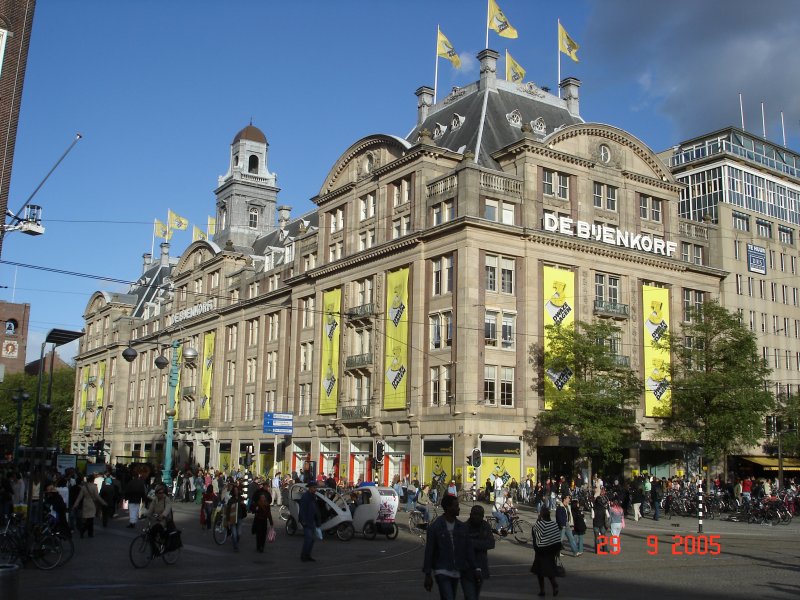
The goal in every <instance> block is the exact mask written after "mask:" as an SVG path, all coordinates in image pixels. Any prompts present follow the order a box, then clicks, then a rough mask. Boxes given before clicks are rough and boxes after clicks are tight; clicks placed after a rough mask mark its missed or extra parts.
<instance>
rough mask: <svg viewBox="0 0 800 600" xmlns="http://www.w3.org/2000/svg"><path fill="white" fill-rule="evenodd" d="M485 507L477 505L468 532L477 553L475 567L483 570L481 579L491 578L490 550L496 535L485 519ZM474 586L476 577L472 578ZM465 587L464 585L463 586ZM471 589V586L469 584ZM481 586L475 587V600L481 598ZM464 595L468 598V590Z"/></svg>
mask: <svg viewBox="0 0 800 600" xmlns="http://www.w3.org/2000/svg"><path fill="white" fill-rule="evenodd" d="M483 516H484V512H483V507H482V506H481V505H480V504H475V505H473V507H472V510H471V511H470V513H469V519H467V531H468V532H469V538H470V540H471V541H472V550H473V552H474V553H475V565H476V567H477V568H478V569H480V570H481V579H482V580H486V579H488V578H489V550H492V549H493V548H494V535H493V534H492V528H491V526H490V525H489V523H487V522H486V521H485V520H484V518H483ZM471 579H472V582H471V583H473V585H474V577H472V578H471ZM462 587H463V584H462ZM467 587H469V584H467ZM480 591H481V586H478V585H475V600H478V597H479V596H480ZM464 595H465V596H466V595H467V594H466V590H465V593H464Z"/></svg>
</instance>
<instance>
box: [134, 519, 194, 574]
mask: <svg viewBox="0 0 800 600" xmlns="http://www.w3.org/2000/svg"><path fill="white" fill-rule="evenodd" d="M165 534H166V535H165V538H164V541H163V542H158V541H153V540H152V536H151V534H150V527H149V526H148V527H145V528H144V529H143V530H142V533H141V534H140V535H138V536H136V537H135V538H133V540H132V541H131V546H130V549H129V551H128V555H129V556H130V559H131V564H132V565H133V566H134V567H135V568H137V569H143V568H144V567H146V566H147V565H149V564H150V561H151V560H153V559H154V558H158V557H159V556H160V557H161V558H162V560H163V561H164V562H165V563H166V564H168V565H174V564H175V563H176V562H178V558H179V557H180V555H181V546H182V545H183V544H182V543H181V541H180V534H181V532H180V530H178V529H175V530H173V531H165Z"/></svg>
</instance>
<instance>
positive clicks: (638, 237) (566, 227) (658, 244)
mask: <svg viewBox="0 0 800 600" xmlns="http://www.w3.org/2000/svg"><path fill="white" fill-rule="evenodd" d="M542 224H543V225H544V229H545V231H554V232H557V233H562V234H564V235H571V236H575V237H579V238H581V239H584V240H588V239H595V240H597V241H598V242H603V243H604V244H610V245H612V246H620V247H622V248H630V249H631V250H641V251H643V252H650V253H652V254H660V255H662V256H673V255H674V254H675V252H676V250H677V249H678V244H677V243H676V242H667V241H666V240H663V239H661V238H657V237H654V236H652V235H646V234H644V235H643V234H641V233H636V234H634V233H631V232H629V231H621V230H619V229H616V228H614V227H611V226H609V225H604V224H600V225H599V224H595V223H587V222H585V221H573V220H572V219H571V218H569V217H559V216H556V215H554V214H552V213H547V214H545V215H544V219H543V221H542Z"/></svg>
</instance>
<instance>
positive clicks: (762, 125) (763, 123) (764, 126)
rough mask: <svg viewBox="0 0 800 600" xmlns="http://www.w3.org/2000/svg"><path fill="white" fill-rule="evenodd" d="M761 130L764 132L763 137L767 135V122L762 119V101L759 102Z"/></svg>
mask: <svg viewBox="0 0 800 600" xmlns="http://www.w3.org/2000/svg"><path fill="white" fill-rule="evenodd" d="M761 132H762V133H763V134H764V138H765V139H766V137H767V123H766V121H765V120H764V103H763V102H762V103H761Z"/></svg>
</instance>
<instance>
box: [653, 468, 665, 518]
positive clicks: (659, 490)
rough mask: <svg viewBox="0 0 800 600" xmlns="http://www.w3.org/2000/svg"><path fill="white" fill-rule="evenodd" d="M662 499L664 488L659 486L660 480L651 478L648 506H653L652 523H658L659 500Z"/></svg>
mask: <svg viewBox="0 0 800 600" xmlns="http://www.w3.org/2000/svg"><path fill="white" fill-rule="evenodd" d="M663 497H664V488H663V487H662V485H661V480H659V479H658V478H656V477H653V486H652V487H651V488H650V504H652V505H653V521H658V515H659V514H660V513H661V499H662V498H663Z"/></svg>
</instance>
